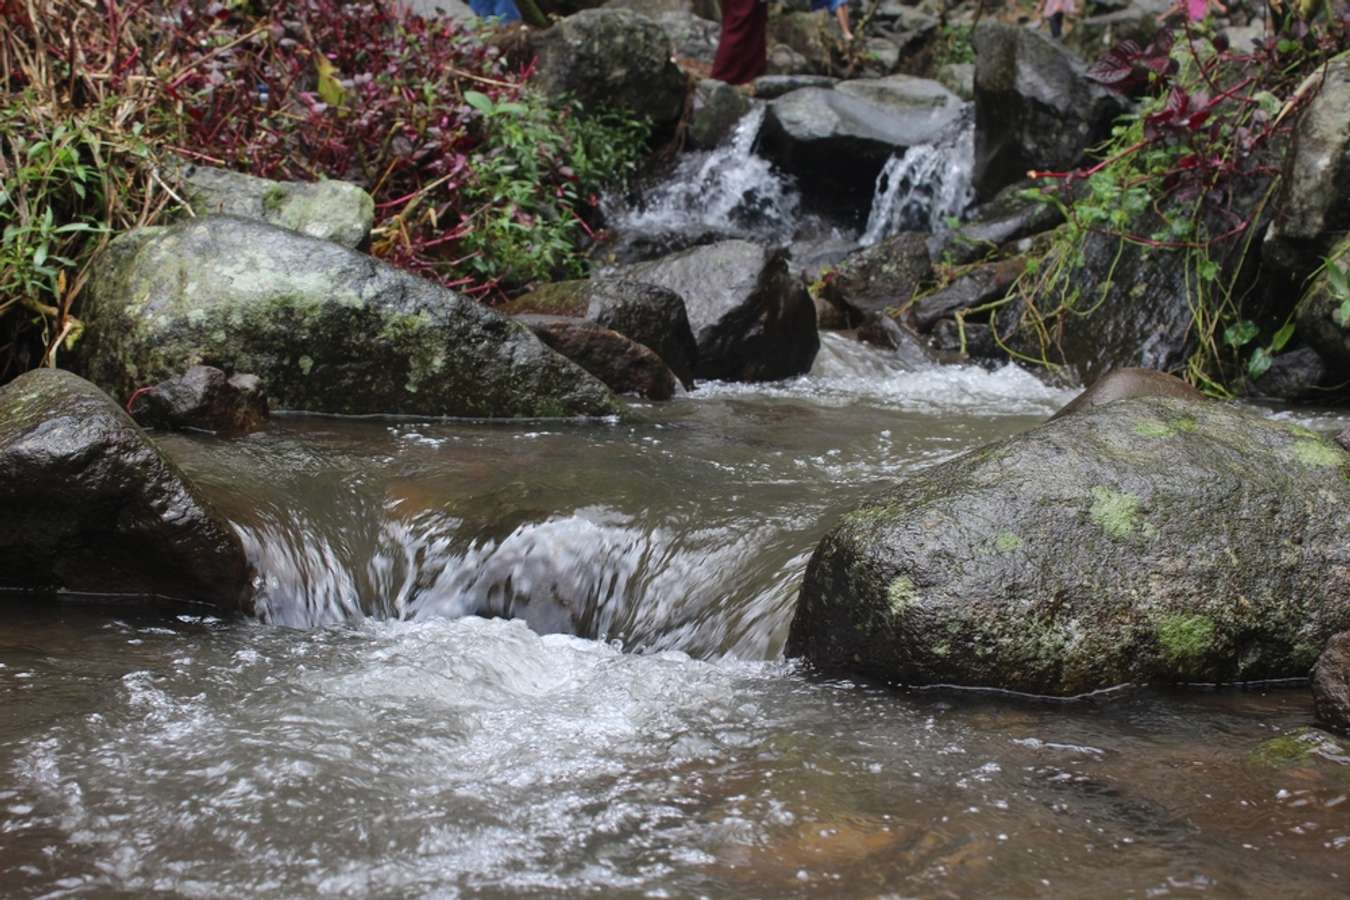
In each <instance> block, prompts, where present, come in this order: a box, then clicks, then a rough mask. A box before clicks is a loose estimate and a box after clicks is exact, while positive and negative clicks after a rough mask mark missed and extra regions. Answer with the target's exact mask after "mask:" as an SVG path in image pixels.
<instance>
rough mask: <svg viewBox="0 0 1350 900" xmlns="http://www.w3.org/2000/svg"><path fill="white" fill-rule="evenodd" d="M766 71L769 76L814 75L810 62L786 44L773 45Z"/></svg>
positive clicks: (769, 52) (770, 48)
mask: <svg viewBox="0 0 1350 900" xmlns="http://www.w3.org/2000/svg"><path fill="white" fill-rule="evenodd" d="M764 71H765V72H766V73H768V74H769V75H784V76H796V75H814V74H815V70H814V69H813V68H812V66H811V62H810V60H808V59H807V58H806V57H805V56H802V55H801V54H800V53H798V52H797V51H796V50H793V49H792V48H791V47H789V46H787V45H786V44H772V45H770V47H769V51H768V60H767V64H766V65H765V67H764Z"/></svg>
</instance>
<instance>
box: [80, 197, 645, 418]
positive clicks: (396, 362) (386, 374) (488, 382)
mask: <svg viewBox="0 0 1350 900" xmlns="http://www.w3.org/2000/svg"><path fill="white" fill-rule="evenodd" d="M84 316H85V320H86V325H87V329H88V330H87V333H86V335H85V337H84V339H83V340H82V341H81V342H80V346H79V350H80V351H81V361H82V362H83V364H84V367H85V370H86V372H87V373H88V374H89V377H90V378H91V379H92V380H93V381H94V382H95V383H97V384H99V385H100V386H101V387H103V388H105V389H106V390H108V391H110V392H111V393H113V394H114V396H119V397H129V396H130V395H131V393H132V392H133V391H134V390H135V389H136V388H138V387H140V386H142V385H146V384H155V383H157V382H160V381H164V380H166V379H168V378H171V377H173V376H175V375H177V374H178V373H180V372H182V371H183V370H184V369H185V368H188V367H191V366H195V365H210V366H216V367H217V368H220V369H224V370H226V371H231V372H252V373H254V374H256V375H258V376H259V377H260V378H262V380H263V382H264V383H265V384H266V385H267V391H268V394H269V396H270V398H271V400H272V402H273V403H274V404H275V405H276V406H277V407H279V408H281V409H292V410H308V411H311V412H327V413H343V414H349V415H360V414H371V413H409V414H418V415H437V416H573V415H609V414H612V413H615V412H617V411H618V409H619V407H618V405H617V403H618V401H616V399H615V398H614V396H613V395H612V394H611V393H610V392H609V390H608V389H606V388H605V386H604V385H603V384H601V383H600V382H599V381H597V380H596V379H594V378H593V377H591V376H590V375H588V374H587V373H586V372H585V371H583V370H582V369H580V368H578V367H577V366H575V365H573V364H572V363H570V362H568V361H567V360H566V359H563V358H562V357H561V356H559V355H558V354H556V353H554V352H553V351H551V350H549V349H548V348H547V347H545V346H544V345H543V344H541V343H540V342H539V341H538V339H537V338H535V337H534V336H533V335H532V334H530V332H529V330H528V329H526V328H525V327H524V326H521V325H518V324H515V323H513V322H510V321H508V320H506V319H504V318H502V317H501V316H500V315H498V314H497V313H495V312H492V311H491V310H489V309H486V308H485V307H483V306H482V305H480V304H478V303H474V302H473V301H470V300H466V299H464V298H462V297H460V296H458V295H457V294H455V293H454V292H452V291H449V290H446V289H445V288H442V287H439V286H437V285H434V284H432V283H430V282H427V281H424V280H422V279H420V278H418V277H416V276H414V275H411V274H409V273H407V272H404V271H402V270H400V269H396V268H394V267H393V266H390V265H387V264H385V263H383V262H380V261H378V260H375V259H372V258H371V257H369V256H366V255H364V254H361V253H356V252H354V251H351V250H348V249H347V248H345V247H341V246H339V245H337V244H334V243H331V242H329V241H321V240H317V239H315V238H308V237H305V236H303V235H300V234H296V233H295V232H292V231H287V230H285V229H281V228H274V227H272V226H270V225H265V224H263V223H261V222H254V221H249V220H245V219H238V218H234V217H230V216H208V217H205V218H200V219H193V220H191V221H186V222H180V223H178V224H175V225H172V226H169V227H167V228H146V229H141V230H139V231H135V232H131V233H129V234H126V235H123V236H122V237H120V238H118V239H117V240H115V241H113V243H112V244H111V245H110V246H109V248H108V250H107V251H106V252H105V253H104V254H103V256H102V258H101V259H100V260H99V263H98V265H97V269H96V271H95V274H94V277H93V279H92V280H91V283H90V290H89V293H88V295H87V297H86V300H85V306H84Z"/></svg>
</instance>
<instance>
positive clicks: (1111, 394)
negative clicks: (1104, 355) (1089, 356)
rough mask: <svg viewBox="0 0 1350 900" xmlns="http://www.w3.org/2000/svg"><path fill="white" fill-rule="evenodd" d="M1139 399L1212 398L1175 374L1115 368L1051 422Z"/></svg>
mask: <svg viewBox="0 0 1350 900" xmlns="http://www.w3.org/2000/svg"><path fill="white" fill-rule="evenodd" d="M1136 397H1175V398H1177V399H1178V400H1189V401H1191V402H1194V403H1202V402H1204V401H1205V400H1207V399H1208V398H1207V397H1206V396H1205V395H1204V394H1202V393H1200V392H1199V391H1197V390H1196V389H1195V388H1193V387H1191V386H1190V385H1189V384H1187V383H1186V382H1184V381H1182V380H1181V379H1180V378H1178V377H1177V376H1175V375H1169V374H1167V373H1166V372H1159V371H1157V370H1155V369H1115V370H1113V371H1111V372H1108V373H1106V374H1105V375H1103V376H1102V377H1101V378H1098V379H1097V380H1096V381H1094V382H1093V383H1092V386H1091V387H1089V388H1088V389H1087V390H1085V391H1083V393H1081V394H1079V395H1078V396H1077V397H1074V398H1073V399H1072V400H1070V401H1069V402H1068V403H1067V404H1065V405H1064V407H1063V408H1061V409H1060V410H1059V411H1058V412H1056V413H1055V414H1054V415H1053V416H1051V417H1050V418H1051V420H1054V419H1059V418H1063V417H1064V416H1068V415H1072V414H1073V413H1077V412H1083V411H1084V410H1089V409H1092V408H1094V407H1097V406H1105V405H1106V404H1108V403H1115V402H1116V401H1117V400H1129V399H1132V398H1136Z"/></svg>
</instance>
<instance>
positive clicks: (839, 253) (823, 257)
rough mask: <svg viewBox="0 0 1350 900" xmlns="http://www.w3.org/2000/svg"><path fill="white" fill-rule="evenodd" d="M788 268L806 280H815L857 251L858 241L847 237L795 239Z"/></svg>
mask: <svg viewBox="0 0 1350 900" xmlns="http://www.w3.org/2000/svg"><path fill="white" fill-rule="evenodd" d="M791 252H792V255H791V257H790V258H789V259H788V270H789V271H790V272H791V273H792V274H793V275H799V276H801V278H802V279H803V280H804V281H806V282H808V283H809V282H812V281H817V280H819V279H820V277H821V276H822V275H824V274H825V272H826V271H828V270H829V269H830V268H832V267H834V266H836V265H838V264H839V263H841V262H843V261H844V260H845V259H848V257H849V256H850V255H851V254H853V253H857V252H858V242H857V241H851V240H849V239H848V238H820V239H817V240H809V241H797V242H796V243H794V244H793V245H792V247H791Z"/></svg>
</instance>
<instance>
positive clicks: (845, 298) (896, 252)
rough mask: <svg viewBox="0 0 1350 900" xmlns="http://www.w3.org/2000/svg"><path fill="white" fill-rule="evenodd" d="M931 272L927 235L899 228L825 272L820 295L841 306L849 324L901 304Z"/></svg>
mask: <svg viewBox="0 0 1350 900" xmlns="http://www.w3.org/2000/svg"><path fill="white" fill-rule="evenodd" d="M932 274H933V264H932V261H931V260H930V259H929V257H928V235H926V234H924V233H922V232H918V231H902V232H900V233H899V234H896V235H893V236H891V237H888V238H886V239H885V240H883V241H881V242H879V243H877V244H874V245H872V246H871V247H867V248H865V249H864V250H862V251H860V252H858V253H855V254H854V255H853V256H850V257H849V258H848V259H846V260H844V261H843V262H841V263H840V264H839V265H837V266H835V267H834V270H833V271H831V272H827V273H826V275H825V279H824V284H823V285H822V286H821V296H823V297H824V298H825V299H826V300H828V301H829V302H830V303H832V304H834V305H835V306H836V307H837V308H839V309H840V310H842V311H843V312H844V316H845V319H846V320H847V323H848V325H849V326H850V327H852V326H857V325H860V324H862V322H863V321H864V320H865V319H866V318H867V317H868V316H869V315H871V314H872V313H878V312H883V311H885V310H887V309H892V310H899V309H900V308H902V307H904V306H905V305H907V304H908V303H909V302H910V301H911V300H912V299H914V295H915V294H917V293H918V292H919V288H920V287H921V286H922V285H923V283H924V282H925V281H927V280H928V279H929V278H931V277H932Z"/></svg>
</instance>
